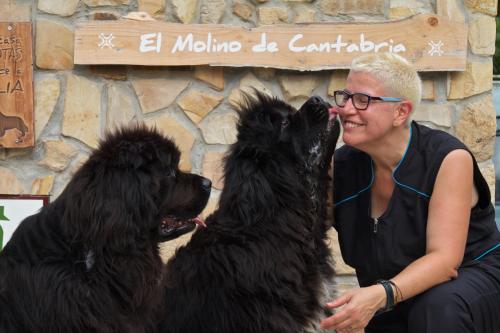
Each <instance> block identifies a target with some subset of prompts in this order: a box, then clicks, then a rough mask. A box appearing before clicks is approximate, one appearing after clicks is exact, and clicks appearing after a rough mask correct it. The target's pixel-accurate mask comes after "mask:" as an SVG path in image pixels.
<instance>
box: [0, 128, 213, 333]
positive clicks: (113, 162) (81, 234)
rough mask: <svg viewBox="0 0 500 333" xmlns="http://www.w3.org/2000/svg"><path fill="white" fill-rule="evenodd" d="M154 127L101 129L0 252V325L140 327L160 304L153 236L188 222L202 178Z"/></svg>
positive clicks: (95, 329) (19, 328) (9, 332)
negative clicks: (92, 146)
mask: <svg viewBox="0 0 500 333" xmlns="http://www.w3.org/2000/svg"><path fill="white" fill-rule="evenodd" d="M179 157H180V153H179V151H178V149H177V148H176V146H175V145H174V143H172V142H171V141H170V140H168V139H167V138H165V137H164V136H162V135H160V134H159V133H158V132H157V131H155V130H149V129H147V128H146V127H143V126H139V127H136V128H133V129H125V130H122V131H119V132H118V133H116V134H113V135H109V136H108V137H107V139H106V140H105V141H103V142H101V144H100V147H99V149H97V150H96V151H95V152H93V154H92V155H91V156H90V158H89V160H88V161H87V162H86V163H85V164H84V165H83V166H82V167H81V169H80V170H79V171H77V173H76V174H75V175H74V177H73V178H72V180H71V181H70V182H69V183H68V185H67V187H66V188H65V190H64V191H63V193H62V194H61V195H60V196H59V197H58V198H57V199H56V200H55V201H54V202H53V203H51V204H50V205H48V206H47V207H45V208H43V209H42V210H41V212H40V213H38V214H36V215H33V216H31V217H28V218H27V219H26V220H25V221H24V222H22V223H21V225H20V226H19V227H18V229H17V230H16V231H15V233H14V235H13V237H12V238H11V240H10V241H9V243H8V244H7V245H6V247H5V249H4V250H3V251H2V252H1V253H0V332H2V333H13V332H18V333H21V332H22V333H63V332H64V333H67V332H70V333H76V332H85V333H143V332H154V331H155V330H156V328H157V324H158V322H157V318H158V317H157V314H155V313H156V312H158V311H159V310H160V306H161V304H162V303H163V297H162V294H163V290H164V288H163V285H162V280H163V279H162V278H163V268H164V265H163V263H162V261H161V258H160V256H159V249H158V243H159V242H161V241H164V240H168V239H171V238H175V237H177V236H179V235H181V234H183V233H185V232H188V231H191V230H193V229H194V227H195V223H194V220H193V219H195V218H196V216H197V215H198V214H199V213H200V212H201V210H202V209H203V208H204V206H205V205H206V203H207V200H208V197H209V193H210V188H211V182H210V181H209V180H208V179H205V178H203V177H200V176H198V175H194V174H189V173H184V172H181V171H179V169H178V163H179Z"/></svg>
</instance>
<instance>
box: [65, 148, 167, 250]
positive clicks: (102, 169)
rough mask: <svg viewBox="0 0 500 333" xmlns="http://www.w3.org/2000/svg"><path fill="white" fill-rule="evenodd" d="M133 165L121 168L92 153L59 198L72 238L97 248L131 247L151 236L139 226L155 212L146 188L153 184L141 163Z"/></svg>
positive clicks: (137, 160)
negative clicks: (99, 158)
mask: <svg viewBox="0 0 500 333" xmlns="http://www.w3.org/2000/svg"><path fill="white" fill-rule="evenodd" d="M134 161H135V162H137V163H140V162H139V161H140V159H138V158H137V159H134ZM136 166H137V168H135V169H132V168H125V169H120V168H116V167H114V166H111V165H108V164H106V163H103V162H102V161H97V160H96V159H92V157H91V160H89V161H88V162H87V163H86V164H85V165H84V166H83V167H82V168H81V169H80V170H79V171H78V172H77V174H75V176H74V177H73V179H72V181H71V182H70V184H68V187H67V188H66V190H65V191H64V192H63V193H62V194H61V198H60V199H61V200H64V205H65V211H64V215H63V219H64V221H65V228H67V229H68V232H70V233H71V234H70V237H72V238H73V239H74V240H75V242H81V243H84V244H85V246H87V247H91V248H92V249H93V250H94V251H96V252H98V251H100V250H101V249H103V248H108V249H113V248H114V249H127V250H131V249H133V248H135V247H136V246H137V245H138V244H140V243H141V242H139V241H140V240H141V239H146V238H147V237H149V236H150V235H149V234H147V232H148V231H147V230H142V228H141V227H140V226H141V225H143V224H141V223H147V221H153V220H154V216H155V214H156V213H157V210H158V208H157V207H156V206H155V203H154V200H153V198H152V197H151V194H150V192H149V191H150V190H151V189H152V188H154V186H156V184H154V183H153V181H152V178H151V175H149V174H148V173H147V172H144V170H141V166H140V164H137V165H136ZM146 189H147V190H146ZM58 200H59V199H58Z"/></svg>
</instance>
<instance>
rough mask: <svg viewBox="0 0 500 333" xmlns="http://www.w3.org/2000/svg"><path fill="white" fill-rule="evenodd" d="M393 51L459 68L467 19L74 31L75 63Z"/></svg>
mask: <svg viewBox="0 0 500 333" xmlns="http://www.w3.org/2000/svg"><path fill="white" fill-rule="evenodd" d="M371 52H394V53H398V54H400V55H402V56H404V57H406V58H407V59H409V60H410V61H412V62H413V63H414V64H415V67H416V68H417V69H418V70H420V71H460V70H464V69H465V62H466V55H467V26H466V24H465V23H459V22H454V21H451V20H449V19H448V18H446V17H443V16H438V15H430V14H425V15H424V14H422V15H417V16H413V17H411V18H408V19H405V20H400V21H391V22H380V23H364V24H360V23H319V24H295V25H276V26H262V27H258V28H254V29H246V28H243V27H238V26H227V25H209V24H192V25H187V24H176V23H164V22H156V21H132V20H124V19H122V20H119V21H92V22H86V23H80V24H78V25H77V29H76V31H75V58H74V61H75V63H76V64H129V65H145V66H157V65H165V66H179V65H204V64H208V65H213V66H237V67H239V66H256V67H274V68H286V69H295V70H322V69H334V68H349V65H350V63H351V60H352V59H353V58H354V57H356V56H359V55H361V54H364V53H371Z"/></svg>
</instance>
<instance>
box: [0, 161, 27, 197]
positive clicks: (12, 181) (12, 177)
mask: <svg viewBox="0 0 500 333" xmlns="http://www.w3.org/2000/svg"><path fill="white" fill-rule="evenodd" d="M0 193H3V194H22V193H24V192H23V188H22V185H21V182H20V181H19V179H18V178H17V176H16V174H15V173H14V171H13V170H11V169H9V168H5V167H2V166H0Z"/></svg>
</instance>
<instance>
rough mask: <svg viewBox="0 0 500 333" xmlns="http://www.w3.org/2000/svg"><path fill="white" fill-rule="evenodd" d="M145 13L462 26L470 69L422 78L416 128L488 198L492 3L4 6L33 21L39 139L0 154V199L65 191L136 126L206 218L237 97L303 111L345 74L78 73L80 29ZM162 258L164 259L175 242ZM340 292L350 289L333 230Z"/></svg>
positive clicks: (67, 2) (219, 1)
mask: <svg viewBox="0 0 500 333" xmlns="http://www.w3.org/2000/svg"><path fill="white" fill-rule="evenodd" d="M133 11H145V12H147V13H149V14H150V15H151V16H152V17H154V18H155V19H157V20H162V21H168V22H181V23H224V24H232V25H240V26H244V27H255V26H259V25H264V24H282V23H299V22H302V23H303V22H325V21H334V22H341V21H347V22H352V21H387V20H390V19H399V18H404V17H408V16H411V15H414V14H418V13H438V14H440V15H448V16H449V17H451V18H452V19H454V20H458V21H462V22H466V23H467V24H468V25H469V36H468V40H469V50H468V55H467V69H466V71H464V72H455V73H446V72H434V73H423V74H422V78H423V83H424V96H423V98H424V101H423V103H422V105H421V107H420V109H419V110H418V111H417V112H416V115H415V119H416V120H418V121H421V122H424V123H426V124H428V125H430V126H432V127H435V128H440V129H444V130H445V131H448V132H450V133H452V134H455V135H456V136H458V137H459V138H460V139H462V140H463V141H464V142H465V143H466V144H467V145H468V146H469V148H470V149H471V150H472V152H473V153H474V154H475V156H476V158H477V160H478V161H479V163H480V167H481V169H482V171H483V173H484V175H485V176H486V178H487V180H488V182H489V184H490V186H491V189H492V191H493V190H494V168H493V164H492V160H491V158H492V154H493V144H494V137H495V112H494V109H493V104H492V95H491V89H492V55H493V53H494V41H495V19H494V16H495V15H496V12H497V1H496V0H404V1H403V0H354V1H351V0H316V1H315V0H281V1H280V0H34V1H24V0H2V1H1V2H0V21H32V22H33V26H34V33H35V37H34V44H35V65H36V66H35V69H34V71H35V76H34V77H35V82H34V86H35V132H36V144H35V147H34V148H30V149H1V148H0V193H7V194H18V193H32V194H50V195H51V198H52V200H53V199H54V198H56V197H57V196H58V194H59V193H60V192H61V191H62V189H63V188H64V186H65V185H66V183H67V182H68V180H69V179H70V177H71V175H72V174H73V172H74V171H75V170H76V169H77V168H78V167H79V166H80V165H81V164H82V163H83V162H84V161H85V160H86V158H87V156H88V155H89V153H90V151H91V149H92V148H94V147H96V144H97V141H98V139H99V138H100V137H101V136H102V135H103V133H105V131H107V130H110V129H113V128H115V127H116V126H120V125H122V124H129V123H133V122H137V121H144V122H146V123H148V124H156V126H157V127H158V128H160V129H162V130H163V131H164V132H165V133H168V134H169V135H171V136H173V137H174V138H175V139H176V141H177V143H178V145H179V146H180V148H181V150H182V161H181V166H182V167H183V168H184V169H186V170H189V169H190V170H192V171H193V172H197V173H201V174H203V175H205V176H207V177H209V178H211V179H213V195H212V198H211V200H210V203H209V207H208V208H207V210H206V211H205V214H207V213H208V212H210V211H211V210H212V209H214V207H215V206H216V203H217V199H218V196H219V194H220V190H221V188H222V186H223V184H222V182H221V180H220V176H221V167H220V161H221V157H222V156H223V154H224V152H225V151H226V150H227V149H228V146H229V145H230V144H231V143H232V142H234V140H235V120H236V117H235V113H234V112H233V110H232V108H231V107H232V105H234V104H235V103H237V102H238V100H239V93H238V89H240V88H243V89H245V87H248V86H255V87H257V88H258V89H260V90H263V91H267V92H270V93H271V94H273V95H277V96H280V97H282V98H284V99H286V100H287V101H289V102H290V103H292V104H294V105H300V104H301V103H302V102H303V101H304V100H305V99H306V98H307V96H310V95H311V94H317V95H320V96H323V97H324V98H327V97H329V96H331V95H332V94H333V91H334V90H335V89H338V88H342V87H344V84H345V77H346V74H347V72H346V71H343V70H336V71H321V72H294V71H287V70H274V69H263V68H228V67H226V68H217V67H214V68H210V67H207V66H199V67H180V68H145V67H134V66H100V67H98V66H75V65H74V64H73V38H74V29H75V24H76V23H77V22H82V21H87V20H93V19H118V18H120V17H121V16H124V15H127V14H128V13H129V12H133ZM188 237H189V236H187V237H184V238H182V239H180V240H179V241H178V242H171V243H168V244H167V245H165V247H164V248H163V251H164V256H165V258H168V256H169V255H170V254H171V253H172V251H173V249H174V248H175V247H176V246H178V245H179V244H180V243H183V242H185V241H186V240H187V239H188ZM332 246H333V251H334V253H335V254H336V257H337V271H338V273H339V278H338V283H339V286H340V288H344V287H349V286H352V285H354V284H355V282H354V279H353V275H352V273H353V272H352V269H350V268H349V267H347V266H345V265H343V264H342V261H341V259H340V256H339V254H338V253H339V252H338V248H337V246H336V238H335V235H334V234H333V232H332Z"/></svg>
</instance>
